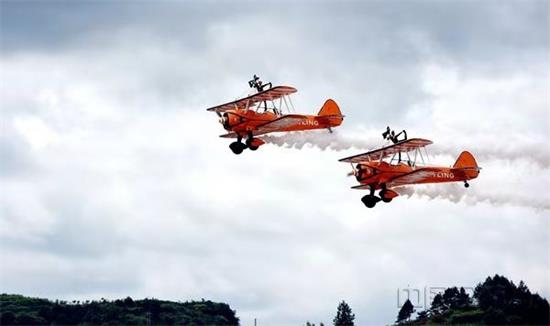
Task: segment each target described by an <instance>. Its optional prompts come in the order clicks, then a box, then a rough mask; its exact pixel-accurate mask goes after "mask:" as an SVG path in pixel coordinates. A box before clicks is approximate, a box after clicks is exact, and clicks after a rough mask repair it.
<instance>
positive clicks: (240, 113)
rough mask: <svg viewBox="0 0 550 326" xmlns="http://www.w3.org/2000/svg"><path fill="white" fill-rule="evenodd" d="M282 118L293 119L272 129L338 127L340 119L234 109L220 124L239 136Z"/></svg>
mask: <svg viewBox="0 0 550 326" xmlns="http://www.w3.org/2000/svg"><path fill="white" fill-rule="evenodd" d="M282 118H293V119H287V120H285V123H281V124H280V125H279V126H277V127H276V128H274V130H273V131H274V132H275V131H277V132H279V131H282V132H286V131H298V130H310V129H324V128H331V127H336V126H339V125H340V124H341V123H342V119H341V118H334V117H331V116H317V115H303V114H287V115H283V114H275V113H274V112H272V111H266V112H256V111H254V110H244V109H236V110H229V111H226V112H224V113H223V115H222V117H221V119H220V123H221V124H222V125H223V127H224V128H225V129H226V130H228V131H233V132H235V133H237V134H239V135H243V136H244V135H246V133H247V132H249V131H254V130H257V129H258V127H259V126H262V125H265V124H267V123H268V122H271V121H275V120H278V119H282Z"/></svg>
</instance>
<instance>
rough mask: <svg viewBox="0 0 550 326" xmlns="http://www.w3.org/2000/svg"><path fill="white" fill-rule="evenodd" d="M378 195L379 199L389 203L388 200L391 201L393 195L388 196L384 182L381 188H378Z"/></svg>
mask: <svg viewBox="0 0 550 326" xmlns="http://www.w3.org/2000/svg"><path fill="white" fill-rule="evenodd" d="M378 195H379V196H380V199H382V201H383V202H384V203H389V202H390V201H392V199H393V197H390V196H388V195H389V192H388V190H387V189H386V184H385V183H383V184H382V190H380V192H379V193H378Z"/></svg>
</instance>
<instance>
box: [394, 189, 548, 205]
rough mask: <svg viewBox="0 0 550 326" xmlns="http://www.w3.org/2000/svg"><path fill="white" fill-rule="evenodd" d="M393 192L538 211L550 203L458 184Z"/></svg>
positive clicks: (543, 199)
mask: <svg viewBox="0 0 550 326" xmlns="http://www.w3.org/2000/svg"><path fill="white" fill-rule="evenodd" d="M394 190H395V191H397V193H399V194H400V195H402V196H407V197H412V196H419V197H427V198H428V199H446V200H449V201H451V202H453V203H459V202H462V203H465V204H468V205H476V204H478V203H488V204H491V205H494V206H502V205H512V206H520V207H529V208H534V209H536V210H539V211H543V210H549V209H550V202H549V201H548V198H540V197H538V198H537V197H526V196H525V195H524V194H521V193H516V194H497V193H481V192H479V191H478V190H476V189H473V188H472V187H470V188H469V189H464V186H463V185H462V184H458V183H455V184H439V185H417V186H406V187H398V188H395V189H394Z"/></svg>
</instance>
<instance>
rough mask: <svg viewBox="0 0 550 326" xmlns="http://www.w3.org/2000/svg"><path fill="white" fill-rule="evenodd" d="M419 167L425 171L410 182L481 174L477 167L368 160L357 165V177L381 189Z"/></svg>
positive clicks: (435, 180)
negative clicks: (450, 166)
mask: <svg viewBox="0 0 550 326" xmlns="http://www.w3.org/2000/svg"><path fill="white" fill-rule="evenodd" d="M418 169H422V170H423V171H425V173H422V175H421V176H419V177H418V178H414V182H412V181H411V182H410V184H425V183H442V182H456V181H467V180H471V179H475V178H477V176H478V174H479V170H476V169H463V168H449V167H440V166H431V167H414V166H411V165H409V164H407V163H403V162H401V163H399V164H389V163H387V162H368V163H360V164H358V165H357V172H356V178H357V181H359V182H360V183H361V184H366V185H371V186H373V187H374V189H380V188H382V185H383V184H384V185H385V184H390V185H391V180H393V179H394V178H396V177H399V176H402V175H406V174H408V173H411V172H414V171H416V170H418Z"/></svg>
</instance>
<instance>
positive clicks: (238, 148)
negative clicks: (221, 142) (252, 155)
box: [229, 137, 248, 155]
mask: <svg viewBox="0 0 550 326" xmlns="http://www.w3.org/2000/svg"><path fill="white" fill-rule="evenodd" d="M241 141H242V137H238V138H237V141H235V142H232V143H231V144H229V148H231V151H232V152H233V153H234V154H237V155H239V154H241V153H242V152H243V151H244V150H245V149H246V148H247V147H248V146H247V145H246V144H243V143H242V142H241Z"/></svg>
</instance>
